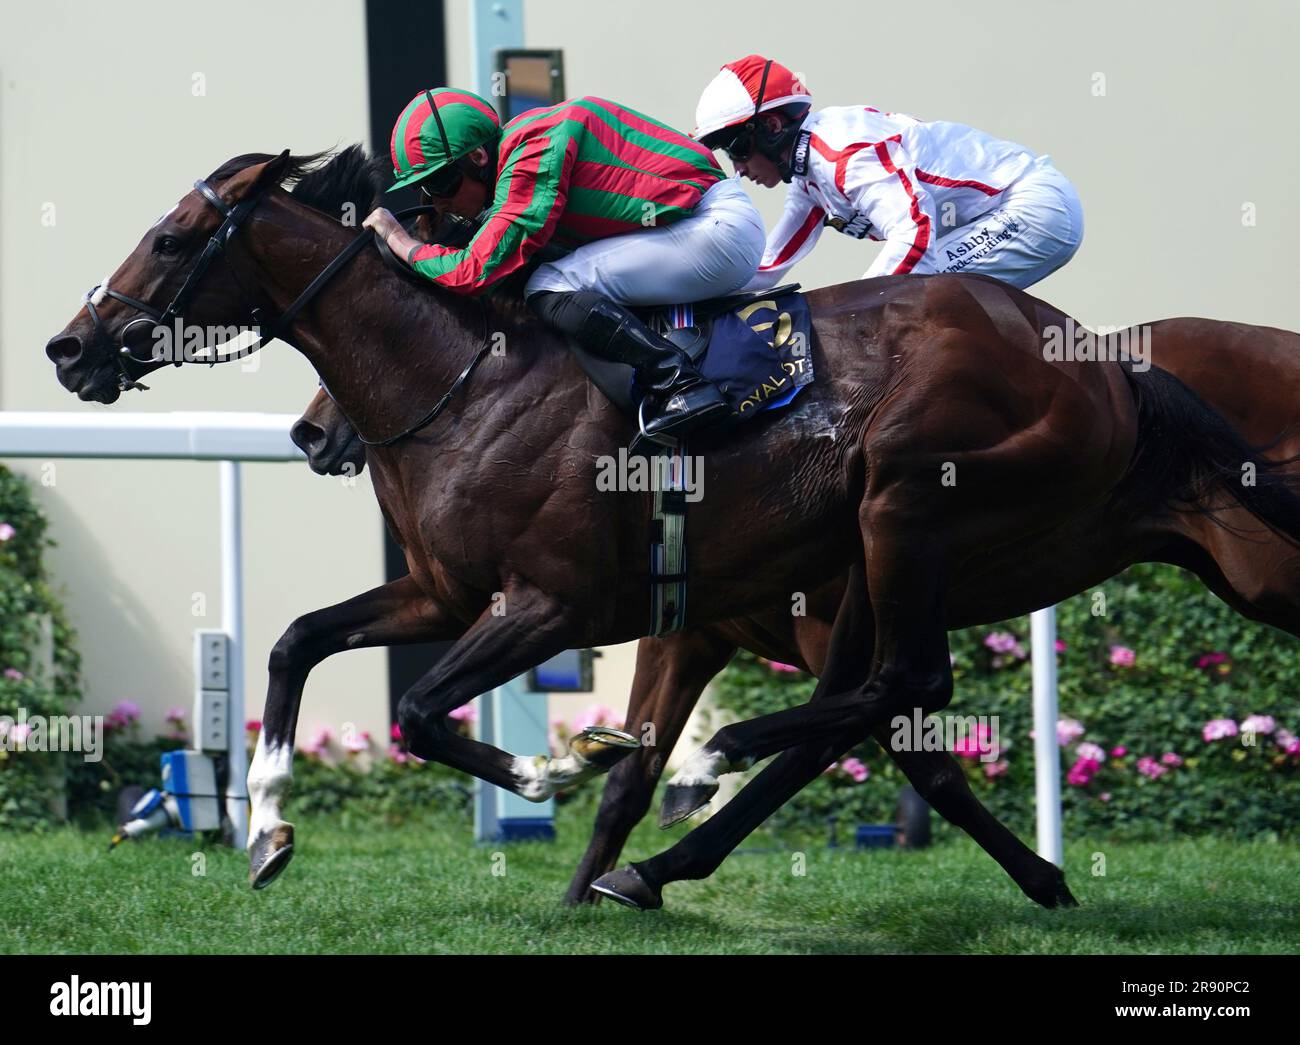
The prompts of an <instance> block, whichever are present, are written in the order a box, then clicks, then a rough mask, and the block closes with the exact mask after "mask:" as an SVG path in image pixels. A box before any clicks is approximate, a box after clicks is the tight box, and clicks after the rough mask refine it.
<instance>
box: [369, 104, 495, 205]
mask: <svg viewBox="0 0 1300 1045" xmlns="http://www.w3.org/2000/svg"><path fill="white" fill-rule="evenodd" d="M500 135H501V120H500V119H499V118H498V116H497V112H496V110H495V109H494V108H492V106H491V104H490V103H489V102H487V101H485V100H484V99H482V98H480V97H479V96H478V95H477V94H473V93H472V92H470V91H461V90H458V89H456V88H454V87H434V88H433V89H431V90H428V91H421V92H420V93H419V94H417V95H416V96H415V97H414V98H412V99H411V102H410V104H409V105H407V107H406V108H405V109H403V110H402V115H401V116H399V117H398V118H397V123H395V124H394V125H393V140H392V143H391V149H392V153H393V177H395V178H396V179H397V183H396V184H395V185H394V186H393V189H400V188H402V186H404V185H410V184H412V183H413V182H417V181H419V180H420V179H421V178H423V177H425V176H426V175H428V174H432V173H433V172H434V171H436V170H440V169H441V168H443V167H445V166H447V164H449V163H454V162H455V161H456V160H458V159H460V158H461V157H462V156H465V155H466V154H468V153H471V152H473V151H474V150H475V149H477V148H478V147H479V146H481V145H487V144H488V143H489V142H491V141H493V140H494V139H496V138H498V137H500ZM388 191H389V192H391V191H393V190H392V189H389V190H388Z"/></svg>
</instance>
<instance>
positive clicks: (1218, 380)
mask: <svg viewBox="0 0 1300 1045" xmlns="http://www.w3.org/2000/svg"><path fill="white" fill-rule="evenodd" d="M1145 326H1146V327H1148V328H1149V331H1150V343H1151V348H1152V351H1153V355H1154V356H1155V357H1158V358H1159V360H1160V363H1161V366H1162V368H1163V369H1165V370H1167V371H1168V372H1170V373H1171V374H1173V375H1174V376H1175V377H1178V378H1179V379H1180V380H1182V381H1183V382H1184V384H1186V385H1187V386H1188V387H1189V388H1191V389H1192V390H1193V391H1194V392H1196V393H1197V394H1199V395H1200V396H1201V398H1203V399H1204V400H1205V401H1206V402H1207V403H1208V404H1209V405H1210V406H1212V407H1213V408H1215V409H1216V410H1218V411H1219V412H1220V413H1221V414H1223V416H1224V417H1225V418H1226V419H1227V420H1228V421H1229V422H1230V423H1231V424H1232V425H1233V426H1234V427H1236V428H1237V429H1238V430H1239V431H1240V432H1241V433H1242V435H1243V436H1245V437H1246V438H1247V439H1249V440H1251V441H1253V442H1257V443H1264V442H1270V441H1273V440H1275V439H1276V435H1277V433H1279V432H1281V433H1283V438H1281V439H1276V442H1275V445H1274V447H1273V452H1274V453H1276V454H1279V455H1281V457H1282V459H1283V460H1284V461H1286V462H1288V463H1289V462H1292V461H1294V460H1295V459H1296V457H1297V455H1300V430H1297V429H1296V427H1295V425H1294V423H1293V416H1294V404H1295V403H1296V402H1300V339H1296V338H1295V337H1294V335H1291V334H1288V333H1287V332H1285V331H1276V330H1274V331H1268V332H1266V333H1267V334H1268V336H1261V334H1260V330H1259V328H1255V327H1245V326H1241V325H1238V324H1231V323H1224V322H1221V321H1216V320H1186V319H1173V320H1160V321H1156V322H1154V323H1151V324H1145ZM1138 329H1141V328H1140V327H1139V328H1138ZM294 433H295V441H296V442H298V443H299V445H300V446H301V447H302V448H303V450H304V451H305V452H306V453H307V455H308V458H309V460H310V461H311V464H312V467H313V468H314V469H315V470H316V471H318V472H321V473H329V474H342V473H343V472H345V471H346V472H348V473H349V474H355V473H356V472H357V471H359V470H360V469H361V468H363V467H364V465H365V457H364V448H363V447H362V446H361V444H360V442H359V441H358V440H357V439H356V436H355V433H354V432H352V429H351V426H350V425H349V424H348V422H347V419H346V417H344V416H343V413H342V411H341V410H339V408H338V406H337V404H336V403H334V401H333V400H332V399H330V398H329V396H328V395H326V394H325V393H324V392H319V393H317V395H316V396H315V397H314V398H313V400H312V401H311V402H310V403H309V404H308V406H307V408H306V410H305V411H304V413H303V417H302V418H301V419H300V421H299V422H298V424H297V425H295V427H294ZM1201 507H1203V508H1204V509H1206V510H1205V511H1174V512H1169V513H1166V515H1165V516H1164V517H1163V518H1162V519H1160V520H1159V523H1160V525H1159V526H1158V527H1154V528H1152V529H1151V530H1150V531H1149V533H1148V534H1147V536H1146V538H1145V540H1144V542H1143V544H1142V545H1141V546H1131V547H1130V551H1131V553H1132V554H1133V556H1134V561H1155V562H1167V563H1173V564H1176V565H1179V566H1182V567H1184V568H1186V569H1188V570H1190V571H1192V572H1193V573H1196V574H1197V575H1198V576H1199V577H1200V579H1201V580H1202V581H1203V582H1204V583H1205V584H1206V585H1207V586H1208V587H1209V588H1210V589H1211V590H1212V591H1214V592H1216V594H1218V595H1219V596H1220V597H1221V598H1223V599H1224V600H1225V601H1227V602H1228V603H1229V604H1231V605H1233V606H1234V607H1235V608H1236V609H1238V611H1239V612H1241V613H1243V614H1244V615H1246V616H1248V617H1250V618H1252V619H1255V620H1259V621H1263V622H1265V623H1268V624H1271V625H1272V626H1274V627H1277V628H1279V629H1281V630H1283V631H1288V632H1290V633H1291V634H1293V635H1297V634H1300V571H1298V570H1297V568H1296V567H1297V561H1296V558H1295V555H1294V549H1293V548H1292V547H1291V545H1290V544H1289V542H1287V541H1286V540H1283V539H1281V538H1279V537H1278V536H1277V535H1275V534H1274V533H1273V532H1272V531H1271V530H1264V531H1261V532H1259V533H1258V534H1244V533H1242V532H1241V528H1242V526H1243V525H1248V520H1247V519H1245V518H1244V517H1242V510H1241V509H1240V508H1234V507H1233V506H1223V510H1222V511H1219V512H1217V514H1216V513H1215V508H1216V504H1215V503H1214V502H1213V501H1212V502H1210V503H1209V504H1206V505H1203V506H1201ZM1233 512H1235V513H1236V514H1237V515H1238V516H1239V517H1238V518H1236V519H1234V518H1233V517H1232V513H1233ZM1094 523H1095V525H1093V526H1088V527H1087V529H1088V530H1090V531H1096V532H1097V533H1099V534H1101V535H1103V536H1104V534H1105V533H1106V528H1107V525H1108V522H1107V518H1106V516H1105V515H1104V514H1103V515H1102V516H1101V517H1100V518H1098V519H1096V520H1094ZM1224 523H1227V524H1228V525H1224ZM1116 536H1117V537H1119V536H1122V534H1117V535H1116ZM844 588H845V583H844V581H843V580H842V579H837V580H834V581H832V582H831V583H830V584H828V585H825V586H824V587H823V588H822V589H820V590H819V591H817V592H813V593H811V594H810V597H809V600H808V612H807V613H806V614H805V615H802V616H798V615H795V614H792V613H791V612H790V611H789V609H788V608H787V607H784V606H782V607H777V608H776V609H774V610H770V611H767V612H763V613H758V614H754V615H752V616H750V617H749V618H746V619H741V620H732V621H724V622H720V623H717V624H712V625H708V626H705V627H701V628H691V629H688V630H686V631H683V632H677V633H674V634H672V635H667V636H662V637H657V638H653V637H647V638H643V639H641V640H640V643H639V644H638V649H637V661H636V671H635V674H634V677H633V680H632V691H631V697H630V700H629V703H628V709H627V718H626V723H625V728H626V729H627V730H628V731H629V732H632V733H634V734H636V735H639V736H644V735H646V728H645V727H646V726H647V725H650V726H652V727H653V733H652V735H653V736H654V737H655V743H654V745H652V746H644V747H641V748H639V749H638V750H637V751H636V752H634V753H633V754H632V755H631V756H630V757H628V758H626V759H624V760H622V761H620V762H619V763H618V764H617V765H616V766H614V767H613V769H612V770H611V771H610V773H609V776H608V778H607V780H606V783H605V789H604V794H603V796H602V798H601V802H600V807H599V810H598V812H597V815H596V821H595V824H594V825H593V830H592V836H591V840H590V842H589V843H588V846H587V849H586V852H585V853H584V855H583V857H582V859H581V861H580V863H579V865H578V867H577V869H576V870H575V873H574V876H573V879H572V881H571V883H570V885H569V888H568V891H567V893H566V895H565V900H566V902H567V903H570V904H578V903H586V902H592V901H593V900H595V899H598V898H599V895H600V894H599V893H595V892H593V890H592V889H591V886H592V883H593V882H595V881H596V879H598V878H599V877H600V876H602V875H603V874H606V873H608V872H611V871H613V870H614V869H615V867H616V866H617V861H618V857H619V854H620V853H621V851H622V849H623V846H624V844H625V843H626V841H627V838H628V836H629V835H630V834H631V832H632V829H633V828H634V827H635V826H636V824H637V823H638V822H639V821H640V820H641V818H642V817H643V816H644V815H645V814H646V812H647V811H648V810H649V808H650V802H651V798H652V797H653V794H654V790H655V786H656V784H657V783H658V780H659V777H660V775H661V773H662V772H663V767H664V764H665V762H666V761H667V760H668V758H669V757H670V755H671V753H672V750H673V748H674V746H675V744H676V743H677V740H678V738H679V737H680V736H681V733H682V730H683V729H684V728H685V726H686V723H687V720H688V718H689V717H690V714H691V712H692V710H693V709H694V707H695V704H696V702H697V700H698V699H699V697H700V696H701V694H702V693H703V692H704V689H705V687H706V686H707V685H708V683H709V682H710V681H711V680H712V679H713V678H714V676H715V675H716V674H717V673H718V672H719V671H720V670H721V668H722V667H723V666H724V665H725V664H726V663H727V662H728V661H730V659H731V658H732V656H733V655H734V653H735V651H736V650H737V649H741V648H743V649H747V650H750V651H751V652H753V653H756V654H758V655H760V656H764V657H767V658H769V659H772V660H777V661H782V662H785V663H790V664H794V665H796V666H799V667H801V668H803V669H804V670H805V671H808V672H810V673H811V674H813V675H814V676H816V675H819V674H820V673H821V672H822V670H823V668H824V665H825V663H826V644H827V642H828V641H829V638H830V633H831V628H832V626H833V623H834V614H835V611H836V609H837V607H838V605H839V603H840V601H841V600H842V598H843V594H844ZM885 732H886V731H885V730H880V731H879V733H880V734H883V733H885ZM878 739H880V740H882V743H881V747H882V749H883V750H884V751H885V752H886V754H888V755H889V756H890V757H891V758H893V759H894V760H895V762H896V763H898V765H899V767H900V769H902V771H903V772H904V774H905V775H906V776H907V777H908V780H909V782H910V783H911V784H912V785H913V786H914V787H915V788H916V789H917V791H918V792H919V793H920V794H921V795H922V797H923V798H925V800H926V801H927V802H928V803H929V804H930V805H931V806H932V807H934V809H935V810H936V812H938V813H939V814H940V815H942V816H943V817H944V818H945V819H947V820H949V821H950V822H951V823H953V824H955V825H956V826H958V827H960V828H962V829H963V830H964V831H966V832H967V833H968V834H969V835H970V836H971V837H972V838H973V839H974V840H975V841H976V842H978V843H979V844H980V845H981V847H983V848H984V849H985V850H986V851H987V852H988V853H989V854H990V855H991V856H993V858H994V859H995V860H996V861H997V862H998V863H999V864H1001V865H1002V866H1003V867H1004V868H1006V869H1007V870H1008V872H1009V873H1010V875H1011V877H1012V878H1013V879H1014V880H1015V881H1016V882H1017V884H1018V885H1020V887H1021V889H1022V890H1023V891H1024V892H1025V893H1026V895H1029V896H1030V897H1031V898H1034V899H1039V898H1043V897H1045V898H1047V899H1048V900H1049V901H1050V900H1052V899H1060V900H1062V901H1063V902H1066V901H1065V897H1066V896H1067V895H1068V891H1064V890H1063V887H1061V888H1060V889H1058V888H1056V887H1055V886H1057V885H1059V883H1053V881H1052V872H1051V871H1050V870H1049V868H1050V865H1046V866H1045V862H1041V861H1039V859H1038V858H1037V857H1036V856H1035V854H1033V853H1032V852H1031V851H1030V850H1029V849H1028V848H1027V847H1026V846H1024V845H1023V844H1021V843H1020V841H1019V839H1018V838H1016V837H1015V835H1014V834H1012V833H1011V832H1009V831H1006V830H1005V829H1004V828H1002V825H1000V824H999V823H998V822H997V821H996V819H995V818H993V817H992V815H991V814H989V813H988V812H987V810H985V809H984V807H983V805H982V803H981V802H980V801H979V799H978V798H977V797H976V796H975V795H974V793H973V792H972V791H971V789H970V787H969V786H968V784H967V782H966V778H965V775H964V773H963V772H962V771H961V768H960V766H959V765H958V764H957V763H956V762H955V761H954V760H953V759H952V758H951V757H950V756H948V755H946V754H945V753H943V752H925V751H917V752H898V751H895V750H894V748H893V746H892V745H890V744H889V743H887V742H884V741H885V738H884V737H883V736H879V737H878ZM752 797H753V796H752V795H751V798H752ZM669 807H670V808H669V809H668V810H666V815H665V816H664V817H662V818H661V824H662V825H663V826H667V823H668V822H672V820H673V819H680V815H678V814H677V813H675V812H674V811H673V810H672V808H671V802H670V803H669ZM737 841H738V839H737ZM706 852H707V856H706V855H704V853H701V852H699V850H698V849H697V856H696V859H697V861H699V863H698V864H697V866H695V867H693V868H692V875H691V876H692V877H698V876H702V874H704V873H707V872H708V870H709V869H710V867H711V866H716V863H711V862H713V861H716V860H717V859H720V857H721V856H725V855H726V854H725V852H719V850H718V849H717V848H716V847H713V848H709V849H707V850H706ZM1040 902H1041V901H1040Z"/></svg>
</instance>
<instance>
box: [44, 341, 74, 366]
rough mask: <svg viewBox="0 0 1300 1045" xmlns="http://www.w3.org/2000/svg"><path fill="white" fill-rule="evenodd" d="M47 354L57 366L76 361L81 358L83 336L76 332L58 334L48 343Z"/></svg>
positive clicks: (46, 346)
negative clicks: (78, 335)
mask: <svg viewBox="0 0 1300 1045" xmlns="http://www.w3.org/2000/svg"><path fill="white" fill-rule="evenodd" d="M45 354H46V355H47V356H49V359H50V362H51V363H53V364H54V365H55V366H64V365H65V364H68V363H75V362H76V361H77V360H78V359H80V358H81V338H79V337H77V335H76V334H58V335H56V336H55V337H52V338H50V340H49V341H48V342H47V343H46V345H45Z"/></svg>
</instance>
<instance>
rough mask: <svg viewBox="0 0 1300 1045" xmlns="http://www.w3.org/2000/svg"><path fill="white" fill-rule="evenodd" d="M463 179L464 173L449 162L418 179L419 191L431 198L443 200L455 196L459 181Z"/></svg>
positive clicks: (458, 189)
mask: <svg viewBox="0 0 1300 1045" xmlns="http://www.w3.org/2000/svg"><path fill="white" fill-rule="evenodd" d="M464 180H465V175H464V173H463V172H462V171H461V169H460V167H458V166H457V165H456V164H454V163H449V164H447V166H445V167H443V168H442V169H440V170H436V171H434V172H433V173H432V174H430V175H429V176H428V177H427V178H423V179H422V180H421V181H420V192H421V193H422V194H423V195H424V196H425V197H426V198H428V199H431V200H445V199H450V198H451V197H452V196H455V195H456V193H457V192H459V191H460V186H461V183H462V182H463V181H464Z"/></svg>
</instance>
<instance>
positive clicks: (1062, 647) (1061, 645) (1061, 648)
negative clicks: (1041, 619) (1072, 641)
mask: <svg viewBox="0 0 1300 1045" xmlns="http://www.w3.org/2000/svg"><path fill="white" fill-rule="evenodd" d="M1068 648H1069V647H1068V646H1066V644H1065V640H1064V639H1057V640H1056V652H1057V653H1064V652H1065V651H1066V650H1067V649H1068Z"/></svg>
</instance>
